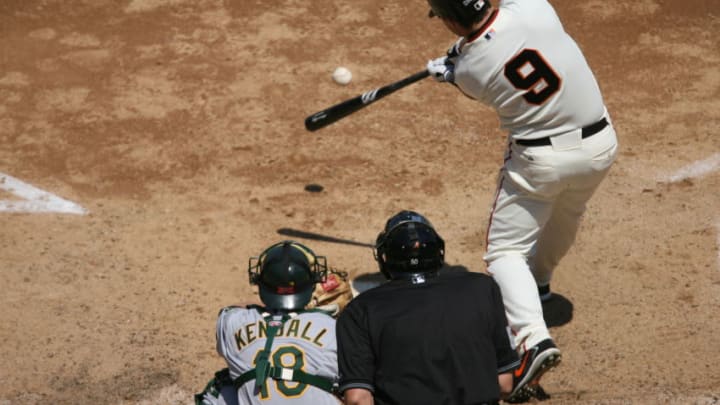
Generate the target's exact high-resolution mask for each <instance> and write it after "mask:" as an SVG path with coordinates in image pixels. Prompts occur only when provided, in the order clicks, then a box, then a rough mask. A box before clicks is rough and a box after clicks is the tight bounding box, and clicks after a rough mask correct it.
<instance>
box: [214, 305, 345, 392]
mask: <svg viewBox="0 0 720 405" xmlns="http://www.w3.org/2000/svg"><path fill="white" fill-rule="evenodd" d="M266 328H267V327H266V324H265V320H264V318H263V315H262V314H261V313H260V312H259V311H258V310H257V309H246V308H238V307H228V308H224V309H223V310H222V311H221V312H220V315H219V317H218V320H217V330H216V333H217V352H218V353H219V354H220V355H221V356H222V357H224V358H225V360H226V361H227V364H228V367H229V369H230V377H232V379H236V378H238V377H239V376H240V375H242V374H243V373H244V372H246V371H248V370H251V369H254V368H255V361H256V357H257V355H258V353H260V351H261V350H263V349H264V348H265V343H266V336H267V334H266V330H267V329H266ZM270 364H271V365H272V366H275V367H286V368H299V369H302V370H303V371H304V372H306V373H308V374H313V375H318V376H323V377H327V378H329V379H337V377H338V366H337V343H336V339H335V319H333V318H332V317H330V316H329V315H326V314H324V313H320V312H302V313H299V314H297V315H296V316H294V317H292V318H291V319H289V320H288V321H286V322H285V323H284V325H283V328H282V330H281V331H278V333H277V334H276V335H275V338H274V340H273V343H272V350H271V352H270ZM267 387H268V391H267V392H268V395H267V397H263V396H262V394H260V393H258V394H257V395H254V394H253V390H254V388H255V380H251V381H249V382H247V383H245V384H243V386H242V387H240V388H239V389H238V390H237V399H238V400H239V403H240V404H256V405H260V404H263V405H275V404H287V403H292V404H307V405H338V404H339V401H338V399H337V398H336V397H335V396H334V395H333V394H331V393H329V392H327V391H324V390H322V389H320V388H317V387H314V386H312V385H308V384H302V383H297V382H289V381H283V380H274V379H272V378H268V379H267ZM223 397H225V399H223ZM221 400H224V401H225V402H231V401H228V400H227V395H226V394H224V395H223V396H221Z"/></svg>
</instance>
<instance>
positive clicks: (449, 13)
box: [428, 0, 490, 28]
mask: <svg viewBox="0 0 720 405" xmlns="http://www.w3.org/2000/svg"><path fill="white" fill-rule="evenodd" d="M428 4H430V13H429V16H430V17H435V16H437V17H440V18H445V19H448V20H452V21H457V22H458V23H460V25H462V26H463V27H465V28H471V27H472V26H473V25H474V24H475V23H477V22H479V21H480V20H481V19H482V18H483V17H484V16H485V13H487V11H488V10H489V9H490V2H489V1H488V0H428Z"/></svg>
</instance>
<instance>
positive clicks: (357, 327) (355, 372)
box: [336, 300, 375, 392]
mask: <svg viewBox="0 0 720 405" xmlns="http://www.w3.org/2000/svg"><path fill="white" fill-rule="evenodd" d="M360 304H361V303H360V302H359V300H355V301H351V302H350V304H349V305H348V306H347V307H346V308H345V310H344V311H343V312H342V313H341V314H340V317H339V318H338V321H337V323H336V332H337V345H338V367H339V372H340V387H339V390H340V392H344V391H346V390H348V389H350V388H363V389H366V390H368V391H370V392H374V391H375V387H374V384H373V378H374V375H375V366H374V365H375V356H374V354H373V349H372V345H371V339H370V331H369V328H368V319H367V313H366V312H365V311H364V308H363V307H362V305H360Z"/></svg>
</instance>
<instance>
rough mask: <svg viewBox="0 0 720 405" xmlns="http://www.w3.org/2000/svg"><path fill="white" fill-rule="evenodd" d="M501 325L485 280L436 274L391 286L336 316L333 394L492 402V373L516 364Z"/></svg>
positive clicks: (492, 289) (498, 305)
mask: <svg viewBox="0 0 720 405" xmlns="http://www.w3.org/2000/svg"><path fill="white" fill-rule="evenodd" d="M506 326H507V320H506V318H505V311H504V307H503V303H502V297H501V295H500V289H499V288H498V286H497V284H495V281H494V280H493V279H492V278H491V277H490V276H488V275H485V274H480V273H471V272H446V271H442V270H441V271H440V273H439V275H438V276H436V277H434V278H426V279H425V281H424V282H420V283H414V282H413V281H410V280H394V281H390V282H388V283H385V284H383V285H381V286H379V287H376V288H373V289H371V290H368V291H365V292H363V293H362V294H360V295H359V296H358V297H357V298H355V299H354V300H352V301H351V302H350V304H349V305H348V306H347V307H346V308H345V310H344V311H343V312H342V313H341V314H340V317H339V319H338V322H337V340H338V362H339V367H340V391H341V392H344V391H345V390H347V389H350V388H363V389H367V390H370V391H371V392H373V395H374V398H375V403H376V404H379V405H382V404H408V405H422V404H427V405H446V404H447V405H461V404H462V405H466V404H481V403H486V402H494V401H497V400H498V399H499V397H500V388H499V386H498V380H497V377H498V374H499V373H504V372H508V371H510V370H512V369H513V368H515V367H516V366H517V364H518V357H517V353H516V352H515V351H514V350H513V349H512V348H511V347H510V340H509V337H508V334H507V330H506Z"/></svg>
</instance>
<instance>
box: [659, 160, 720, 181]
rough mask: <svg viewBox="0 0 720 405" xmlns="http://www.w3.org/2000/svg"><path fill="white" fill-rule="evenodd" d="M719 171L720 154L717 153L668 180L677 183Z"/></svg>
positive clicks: (689, 166) (687, 167) (680, 171)
mask: <svg viewBox="0 0 720 405" xmlns="http://www.w3.org/2000/svg"><path fill="white" fill-rule="evenodd" d="M718 169H720V153H716V154H714V155H712V156H710V157H709V158H707V159H703V160H699V161H697V162H695V163H692V164H689V165H687V166H685V167H683V168H681V169H680V170H678V171H677V172H675V174H673V175H672V176H670V177H669V178H668V180H670V182H672V183H675V182H677V181H682V180H685V179H688V178H693V177H701V176H703V175H706V174H708V173H710V172H713V171H715V170H718Z"/></svg>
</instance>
